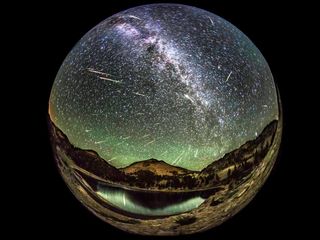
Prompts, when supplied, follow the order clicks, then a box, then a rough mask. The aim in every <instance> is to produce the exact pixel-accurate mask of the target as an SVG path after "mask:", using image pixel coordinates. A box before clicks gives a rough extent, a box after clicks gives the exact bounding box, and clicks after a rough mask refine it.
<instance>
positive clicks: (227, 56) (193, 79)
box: [49, 4, 278, 170]
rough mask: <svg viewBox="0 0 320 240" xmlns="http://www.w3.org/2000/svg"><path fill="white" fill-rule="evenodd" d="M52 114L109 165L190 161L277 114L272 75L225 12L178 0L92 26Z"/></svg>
mask: <svg viewBox="0 0 320 240" xmlns="http://www.w3.org/2000/svg"><path fill="white" fill-rule="evenodd" d="M49 113H50V117H51V119H52V120H53V121H54V123H55V124H56V125H57V126H58V127H59V128H60V129H61V130H62V131H63V132H64V133H65V134H66V135H67V136H68V138H69V140H70V141H71V142H72V143H73V144H74V145H75V146H77V147H80V148H83V149H92V150H95V151H97V152H98V154H99V155H100V156H101V157H103V158H104V159H105V160H106V161H108V162H109V163H110V164H112V165H113V166H116V167H124V166H127V165H129V164H131V163H133V162H135V161H141V160H146V159H150V158H155V159H158V160H164V161H165V162H167V163H169V164H172V165H176V166H181V167H184V168H188V169H192V170H201V169H202V168H204V167H206V166H207V165H208V164H210V163H211V162H212V161H214V160H216V159H219V158H220V157H222V156H223V155H224V154H226V153H228V152H230V151H232V150H234V149H236V148H238V147H239V146H240V145H242V144H244V143H245V142H246V141H248V140H251V139H254V138H256V136H257V135H258V134H260V132H261V131H262V130H263V128H264V127H265V126H266V125H267V124H268V123H269V122H270V121H272V120H274V119H278V102H277V94H276V88H275V85H274V82H273V78H272V75H271V72H270V69H269V67H268V64H267V63H266V61H265V59H264V58H263V56H262V55H261V53H260V52H259V50H258V49H257V48H256V47H255V46H254V45H253V43H252V42H251V41H250V40H249V39H248V38H247V37H246V36H245V35H244V34H243V33H242V32H241V31H239V30H238V29H237V28H236V27H234V26H233V25H231V24H230V23H228V22H227V21H225V20H224V19H222V18H220V17H218V16H216V15H214V14H212V13H209V12H207V11H204V10H200V9H197V8H193V7H187V6H182V5H163V4H162V5H147V6H140V7H138V8H133V9H129V10H127V11H123V12H120V13H118V14H116V15H113V16H112V17H110V18H108V19H106V20H105V21H103V22H101V23H100V24H98V25H97V26H96V27H95V28H93V29H92V30H90V31H89V32H88V33H87V34H86V35H85V36H84V37H83V38H82V39H81V40H80V41H79V42H78V43H77V45H76V46H75V47H74V48H73V49H72V51H71V52H70V54H69V55H68V56H67V58H66V59H65V61H64V62H63V64H62V66H61V68H60V70H59V72H58V74H57V77H56V79H55V82H54V85H53V88H52V92H51V96H50V104H49Z"/></svg>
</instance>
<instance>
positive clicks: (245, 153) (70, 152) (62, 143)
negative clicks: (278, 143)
mask: <svg viewBox="0 0 320 240" xmlns="http://www.w3.org/2000/svg"><path fill="white" fill-rule="evenodd" d="M49 126H50V130H51V133H52V142H53V146H54V149H53V150H54V152H55V155H56V156H57V160H58V163H59V161H64V163H66V164H67V165H68V166H69V167H71V168H73V169H75V170H77V171H79V172H81V173H82V174H84V175H87V176H90V177H91V178H93V179H97V180H99V181H103V182H105V183H107V184H109V185H110V184H111V185H112V184H115V185H121V186H126V187H127V188H131V189H142V190H143V189H147V190H149V191H150V190H153V191H169V190H170V191H189V190H197V189H209V188H216V187H219V186H221V185H224V184H226V183H230V182H232V181H233V182H237V181H241V180H242V179H243V178H244V177H245V176H247V175H248V174H250V173H251V172H252V170H253V169H254V168H256V167H257V166H258V165H259V164H260V162H261V161H262V160H263V159H264V157H265V156H266V154H267V153H268V151H269V149H270V147H271V145H272V142H273V138H274V135H275V132H276V129H277V121H276V120H274V121H272V122H271V123H270V124H268V125H267V126H266V127H265V129H264V130H263V132H262V133H261V134H260V135H259V136H258V137H257V138H256V139H254V140H252V141H248V142H246V143H245V144H244V145H242V146H241V147H239V148H238V149H236V150H234V151H232V152H230V153H228V154H226V155H225V156H224V157H223V158H221V159H219V160H216V161H213V163H212V164H210V165H208V166H207V167H206V168H205V169H203V170H202V171H200V172H196V171H189V170H187V169H183V168H178V167H175V166H171V165H169V164H167V163H165V162H163V161H158V160H155V159H151V160H145V161H140V162H137V163H134V164H131V165H130V166H128V167H126V168H123V169H117V168H115V167H113V166H111V165H110V164H108V163H107V162H106V161H105V160H104V159H102V158H101V157H99V155H98V154H97V153H96V152H94V151H91V150H82V149H79V148H77V147H74V146H73V145H72V144H71V143H70V142H69V140H68V138H67V136H66V135H65V134H64V133H63V132H62V131H61V130H60V129H58V128H57V127H56V126H55V125H54V123H53V122H51V121H49Z"/></svg>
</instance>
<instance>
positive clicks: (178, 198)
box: [96, 184, 205, 216]
mask: <svg viewBox="0 0 320 240" xmlns="http://www.w3.org/2000/svg"><path fill="white" fill-rule="evenodd" d="M96 193H97V194H98V195H99V196H100V197H102V198H103V199H105V200H106V201H107V202H108V203H109V204H111V205H113V206H115V207H117V208H120V209H121V210H124V211H127V212H129V213H133V214H139V215H145V216H166V215H174V214H179V213H183V212H188V211H191V210H192V209H195V208H197V207H199V206H200V204H201V203H203V202H204V201H205V198H204V197H202V196H200V193H199V192H198V193H194V192H193V193H191V192H183V193H177V192H175V193H173V192H152V193H150V192H138V191H132V190H127V189H123V188H115V187H110V186H107V185H102V184H98V186H97V189H96Z"/></svg>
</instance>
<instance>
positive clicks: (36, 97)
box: [12, 0, 310, 239]
mask: <svg viewBox="0 0 320 240" xmlns="http://www.w3.org/2000/svg"><path fill="white" fill-rule="evenodd" d="M81 2H82V3H81ZM81 2H80V1H79V2H74V3H73V4H70V3H69V4H66V3H63V2H51V3H49V2H46V3H37V4H36V3H34V4H31V3H28V4H25V5H19V10H20V11H21V12H23V14H19V15H20V18H19V21H17V22H18V23H17V24H13V25H14V27H13V28H12V30H13V32H15V34H17V35H18V36H19V37H20V38H23V39H24V40H23V41H22V43H21V42H20V44H19V45H20V46H21V44H22V47H23V48H24V52H23V54H21V55H23V56H21V62H23V63H24V66H25V68H26V69H25V70H23V71H22V70H21V69H20V71H19V72H18V71H17V72H13V73H14V75H18V76H19V75H22V76H23V78H22V79H19V80H18V83H19V84H20V87H19V90H20V91H19V93H17V95H19V96H21V98H22V100H21V102H22V107H21V102H20V103H19V106H16V107H15V108H14V109H18V108H20V109H21V108H22V110H24V109H23V108H24V106H26V101H27V102H28V106H26V108H28V110H27V112H28V113H27V114H23V116H21V114H20V117H19V119H18V123H15V124H16V125H19V126H23V128H24V131H26V133H23V136H24V139H23V142H24V146H25V149H23V150H22V149H21V151H17V150H16V151H15V155H17V156H18V158H19V159H20V160H21V161H23V163H25V164H22V165H19V169H20V170H22V172H23V173H25V174H26V177H24V178H22V179H23V180H21V179H20V178H19V185H18V186H19V195H18V196H19V197H17V199H18V201H17V203H16V205H15V209H18V214H17V215H15V217H14V219H15V220H14V224H17V223H18V224H19V225H20V224H21V228H19V229H21V231H22V233H23V234H27V233H28V234H31V236H40V237H41V236H42V237H43V238H46V237H48V236H50V237H61V238H64V237H66V236H68V237H74V238H78V237H80V238H81V237H87V238H90V239H95V238H98V237H101V238H103V239H116V238H117V239H121V238H124V239H147V237H142V236H138V235H131V234H127V233H125V232H122V231H120V230H117V229H116V228H114V227H112V226H110V225H108V224H106V223H104V222H102V221H101V220H99V219H98V218H96V217H95V216H94V215H93V214H91V213H90V212H89V211H88V210H86V209H85V207H83V206H82V205H81V203H80V202H78V201H77V200H76V199H75V197H74V196H73V195H72V194H71V192H70V191H69V190H68V188H67V186H66V185H65V183H64V182H63V180H62V178H61V177H60V175H59V173H58V170H57V168H56V166H55V162H54V160H53V157H52V153H51V147H50V142H49V136H48V131H47V122H46V120H47V104H48V99H49V94H50V89H51V86H52V83H53V81H54V78H55V75H56V73H57V72H58V69H59V67H60V65H61V64H62V62H63V60H64V58H65V57H66V55H67V54H68V52H69V51H70V50H71V48H72V47H73V46H74V45H75V44H76V43H77V41H78V40H79V39H80V38H81V37H82V36H83V35H84V34H85V33H86V32H87V31H89V30H90V29H91V28H92V27H94V26H95V25H97V24H98V23H99V22H101V21H102V20H104V19H105V18H107V17H109V16H111V15H112V14H115V13H117V12H119V11H121V10H124V9H127V8H130V7H133V6H137V5H141V4H146V3H155V2H159V1H152V2H151V1H120V0H119V1H107V0H105V1H100V2H95V1H87V2H85V1H81ZM161 2H168V1H161ZM174 2H176V3H184V4H187V5H193V6H196V7H199V8H203V9H206V10H208V11H211V12H213V13H215V14H217V15H219V16H221V17H223V18H224V19H226V20H228V21H230V22H231V23H232V24H234V25H235V26H236V27H238V28H239V29H240V30H241V31H242V32H244V33H245V34H246V35H247V36H248V37H249V38H250V39H251V40H252V41H253V42H254V44H255V45H256V46H257V47H258V48H259V49H260V51H261V52H262V54H263V55H264V57H265V58H266V60H267V62H268V63H269V66H270V68H271V70H272V73H273V75H274V79H275V81H276V83H277V85H278V87H279V89H280V94H281V98H282V104H283V112H284V131H283V141H282V145H281V150H280V154H279V158H278V160H277V163H276V165H275V167H274V170H273V171H272V174H271V175H270V177H269V179H268V180H267V182H266V184H265V185H264V186H263V188H262V189H261V191H260V192H259V193H258V194H257V196H256V197H255V198H254V200H253V201H252V202H251V203H250V204H249V205H248V206H247V207H246V208H245V209H243V210H242V211H241V212H240V213H238V214H237V215H236V216H234V217H233V218H232V219H230V220H228V221H227V222H225V223H223V224H222V225H220V226H218V227H216V228H214V229H212V230H209V231H206V232H204V233H200V234H196V235H191V236H181V237H176V238H178V239H230V238H249V239H251V238H252V239H253V238H260V237H268V238H274V237H275V238H277V237H279V236H280V235H281V236H283V235H284V236H286V237H289V236H297V234H303V236H304V237H306V235H308V234H309V231H307V230H305V228H304V226H305V225H309V222H310V220H308V219H307V218H303V217H302V214H304V213H305V212H308V210H307V209H306V207H305V203H304V202H303V199H304V198H305V195H307V194H306V193H305V192H306V191H307V190H306V188H305V184H303V183H302V180H301V179H302V174H303V171H305V170H304V168H303V167H301V164H300V161H301V159H303V158H305V155H304V154H302V153H300V152H299V151H298V149H300V148H302V145H301V143H299V144H298V143H297V142H301V141H300V140H299V141H298V140H297V139H299V138H300V139H301V137H302V136H301V134H302V132H304V131H305V130H303V129H301V128H299V127H297V126H299V125H301V124H302V125H305V124H306V123H305V120H304V119H305V115H306V112H308V109H306V108H305V107H304V106H303V104H302V103H301V98H304V95H307V93H306V92H305V91H304V89H303V87H301V82H303V81H307V79H306V76H305V74H304V72H303V71H304V70H303V69H304V68H305V65H304V64H305V62H306V61H308V58H306V57H302V55H303V52H305V51H307V50H306V47H307V46H306V45H307V43H306V41H304V40H305V38H307V37H309V36H310V34H309V30H308V23H306V22H305V21H303V19H304V16H306V15H309V12H308V11H309V10H308V9H309V7H308V6H306V5H299V4H295V3H292V2H291V1H288V3H283V2H282V4H280V3H279V2H280V1H254V2H248V1H226V0H225V1H222V0H216V1H177V0H176V1H174ZM177 24H179V23H178V22H177ZM18 29H20V30H18ZM15 39H16V40H18V42H19V38H15ZM22 59H23V60H22ZM13 66H15V65H14V64H13ZM301 69H302V70H303V71H300V70H301ZM26 76H27V79H26V78H25V77H26ZM14 84H15V83H14ZM20 92H21V93H20ZM22 112H23V111H22ZM21 119H23V122H24V124H22V122H21ZM24 126H28V127H27V128H25V127H24ZM18 131H20V130H18ZM19 134H22V133H21V132H20V133H19ZM15 149H17V148H15ZM26 156H27V157H26ZM26 158H27V159H30V160H22V159H26ZM25 210H27V211H25ZM22 226H23V227H22Z"/></svg>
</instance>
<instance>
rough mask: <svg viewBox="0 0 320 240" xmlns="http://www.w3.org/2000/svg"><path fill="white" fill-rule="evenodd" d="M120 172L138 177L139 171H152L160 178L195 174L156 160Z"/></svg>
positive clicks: (137, 164) (133, 164) (136, 164)
mask: <svg viewBox="0 0 320 240" xmlns="http://www.w3.org/2000/svg"><path fill="white" fill-rule="evenodd" d="M120 170H121V171H122V172H124V173H125V174H131V175H136V174H137V172H139V171H150V172H153V173H154V174H155V175H160V176H174V175H184V174H188V173H193V172H194V171H191V170H187V169H184V168H181V167H176V166H172V165H170V164H168V163H166V162H164V161H162V160H157V159H154V158H152V159H148V160H145V161H141V162H135V163H132V164H130V165H129V166H127V167H125V168H121V169H120Z"/></svg>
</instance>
